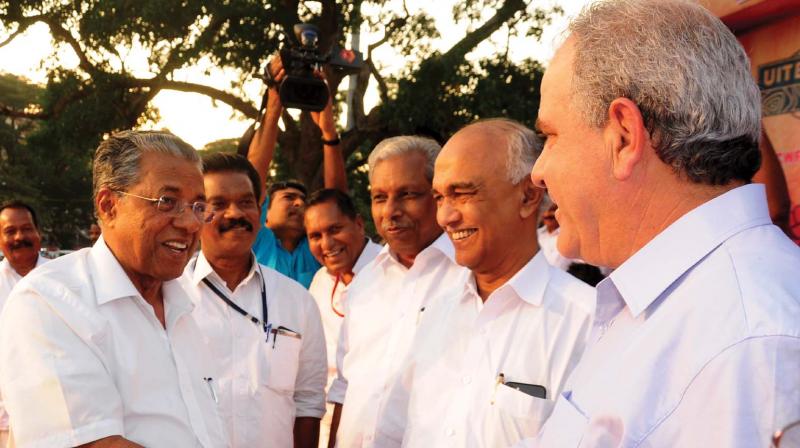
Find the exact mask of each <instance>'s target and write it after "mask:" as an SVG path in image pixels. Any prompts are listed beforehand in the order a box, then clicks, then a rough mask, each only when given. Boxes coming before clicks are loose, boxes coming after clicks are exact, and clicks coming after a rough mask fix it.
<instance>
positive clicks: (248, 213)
mask: <svg viewBox="0 0 800 448" xmlns="http://www.w3.org/2000/svg"><path fill="white" fill-rule="evenodd" d="M203 183H204V185H205V192H206V198H207V199H206V200H207V201H208V205H209V207H210V210H211V211H212V212H213V213H214V218H213V220H212V221H211V222H210V223H208V224H206V225H204V226H203V230H202V231H201V236H200V240H201V242H202V246H203V253H204V254H205V256H206V258H208V259H209V260H214V259H216V258H220V257H223V258H231V257H244V258H248V259H249V257H250V247H251V246H252V245H253V242H254V241H255V239H256V234H257V232H258V228H259V225H258V220H259V217H260V215H261V210H260V208H259V206H258V201H256V195H255V191H254V190H253V184H252V182H251V181H250V179H249V178H248V177H247V174H245V173H241V172H234V171H221V172H211V173H206V174H205V175H204V176H203Z"/></svg>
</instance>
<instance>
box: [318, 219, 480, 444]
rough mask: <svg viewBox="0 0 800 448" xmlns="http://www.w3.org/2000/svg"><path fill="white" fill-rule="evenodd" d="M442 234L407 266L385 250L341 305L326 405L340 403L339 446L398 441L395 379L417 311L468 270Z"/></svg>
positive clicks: (401, 400)
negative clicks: (334, 365)
mask: <svg viewBox="0 0 800 448" xmlns="http://www.w3.org/2000/svg"><path fill="white" fill-rule="evenodd" d="M454 256H455V255H454V250H453V245H452V243H451V242H450V240H449V238H448V237H447V235H446V234H442V235H441V236H440V237H439V238H438V239H436V241H434V242H433V243H432V244H431V245H430V246H428V247H427V248H425V249H424V250H423V251H422V252H420V253H419V254H418V255H417V256H416V258H415V259H414V264H413V265H412V266H411V268H410V269H407V268H406V267H405V266H403V265H402V264H401V263H400V262H399V261H397V259H396V258H395V256H394V255H393V254H392V253H391V252H390V250H389V246H388V245H387V246H386V247H384V248H383V250H381V253H380V254H378V256H377V257H376V258H375V259H374V260H373V261H372V263H370V264H368V265H367V266H365V267H364V269H362V270H361V272H360V273H359V274H358V276H356V279H355V280H354V281H353V282H352V283H351V284H350V288H349V289H348V291H347V295H346V297H345V301H344V308H345V313H344V314H345V317H344V322H343V323H342V329H341V333H340V335H339V347H338V351H337V370H338V376H337V378H336V380H334V382H333V385H331V389H330V391H329V393H328V400H329V401H332V402H335V403H344V404H343V408H342V416H341V421H340V422H339V430H338V433H337V440H336V442H337V446H339V447H347V448H350V447H370V446H376V447H390V446H399V445H400V444H401V443H402V440H403V432H404V430H405V426H406V413H407V411H408V409H407V405H408V390H405V389H404V388H403V385H402V384H401V382H400V374H401V373H402V371H403V369H404V367H405V361H406V355H407V354H408V351H409V348H410V347H411V343H412V341H413V339H414V333H415V332H416V329H417V324H418V322H420V321H421V320H422V318H423V316H424V312H421V311H420V310H421V309H422V308H423V307H427V306H430V305H432V304H433V303H434V302H435V300H437V298H438V297H439V296H440V295H442V293H444V292H445V291H447V290H450V289H452V288H453V287H457V286H458V285H461V284H463V282H464V281H465V280H466V276H467V275H468V274H469V271H468V270H467V269H465V268H463V267H461V266H459V265H457V264H456V262H455V259H454Z"/></svg>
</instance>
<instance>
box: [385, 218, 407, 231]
mask: <svg viewBox="0 0 800 448" xmlns="http://www.w3.org/2000/svg"><path fill="white" fill-rule="evenodd" d="M412 227H413V226H412V224H411V223H409V222H401V221H395V220H389V221H383V222H382V223H381V228H382V229H383V230H389V229H390V228H395V229H401V230H402V229H410V228H412Z"/></svg>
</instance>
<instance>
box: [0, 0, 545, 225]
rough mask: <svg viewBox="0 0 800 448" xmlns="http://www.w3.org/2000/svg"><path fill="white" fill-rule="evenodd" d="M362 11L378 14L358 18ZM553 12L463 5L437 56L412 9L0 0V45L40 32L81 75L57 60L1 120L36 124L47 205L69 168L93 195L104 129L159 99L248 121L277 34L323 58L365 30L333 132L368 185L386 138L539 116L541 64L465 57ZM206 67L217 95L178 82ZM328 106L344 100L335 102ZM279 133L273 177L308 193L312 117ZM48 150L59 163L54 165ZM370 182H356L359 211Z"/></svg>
mask: <svg viewBox="0 0 800 448" xmlns="http://www.w3.org/2000/svg"><path fill="white" fill-rule="evenodd" d="M361 10H364V11H376V12H374V13H373V12H370V13H369V14H364V15H362V14H361V13H360V11H361ZM555 11H556V12H558V8H556V9H555ZM552 12H553V11H552V10H550V11H548V10H543V9H541V8H538V7H536V5H533V4H532V2H531V1H530V0H527V1H525V0H466V1H462V2H459V3H457V4H456V6H455V7H454V9H453V17H454V18H455V19H456V20H459V21H460V22H462V23H466V24H468V26H469V32H467V33H466V34H465V35H464V36H463V37H462V38H461V39H459V40H458V41H457V42H456V43H455V44H454V45H453V46H452V47H451V48H449V49H447V50H446V51H435V50H434V49H433V46H432V42H433V39H435V38H436V37H438V31H437V29H436V27H435V25H434V20H433V18H432V17H431V16H430V15H429V14H426V13H425V12H417V13H414V14H412V13H410V12H409V10H408V8H407V7H406V4H405V1H402V0H355V1H352V0H351V1H347V0H318V1H310V0H308V1H300V0H261V1H257V0H229V1H226V2H206V1H199V0H183V1H181V2H163V1H158V0H138V1H135V2H131V1H129V0H102V1H101V0H83V1H74V2H59V1H52V0H50V1H45V2H41V1H30V0H23V1H19V0H18V1H9V0H0V22H2V24H3V26H4V27H5V33H4V34H0V46H2V45H5V44H6V43H8V42H9V41H11V40H13V39H14V38H15V37H16V36H18V35H19V34H21V33H22V32H24V31H25V30H26V29H27V28H28V27H30V26H31V25H33V24H35V23H45V24H46V25H47V26H48V27H49V28H50V32H51V34H52V36H53V39H54V42H55V44H56V45H55V48H60V47H68V48H70V49H71V50H72V51H73V52H74V53H75V55H77V57H78V61H79V63H78V66H77V67H75V68H65V67H62V66H59V65H58V63H57V62H58V61H56V60H55V56H53V58H54V61H55V62H56V64H54V68H53V69H52V70H51V71H50V72H49V77H48V83H47V86H46V87H45V91H44V94H43V95H42V97H41V100H40V101H39V102H38V106H37V107H34V108H31V107H28V108H21V107H19V104H15V103H14V104H12V103H11V102H4V101H3V100H2V99H0V115H5V116H6V117H9V118H12V119H29V120H39V121H40V123H39V125H38V126H36V129H35V130H33V131H32V132H31V133H30V135H28V136H27V139H26V140H27V142H26V145H27V148H28V150H29V151H31V152H35V153H39V154H43V155H48V157H44V158H46V159H52V160H48V166H47V167H46V168H47V169H48V170H51V171H42V172H41V173H40V175H41V176H46V177H48V178H47V179H40V183H39V185H38V186H37V190H38V191H39V192H40V194H43V195H46V196H47V197H51V198H52V197H54V195H55V191H54V190H53V188H54V187H56V182H55V181H56V180H58V181H59V182H63V179H62V178H61V176H53V177H52V178H49V176H51V175H56V174H58V173H65V172H69V173H70V176H69V177H68V178H69V182H74V185H71V186H70V188H69V189H68V190H69V191H70V192H71V193H72V192H75V191H80V192H81V194H80V195H79V196H78V197H83V198H88V197H89V188H90V182H88V177H87V176H88V174H87V172H86V170H87V169H88V167H89V164H90V160H91V154H92V152H93V150H94V148H95V147H96V145H97V143H98V142H99V141H100V140H101V139H102V136H103V135H104V134H107V133H109V132H112V131H115V130H119V129H124V128H130V127H134V126H137V125H140V124H142V123H144V122H147V121H154V120H156V119H157V117H158V112H157V111H156V110H154V109H153V108H152V106H151V105H150V102H151V100H152V99H153V97H155V95H156V94H158V92H160V91H162V90H179V91H185V92H196V93H200V94H204V95H208V96H209V97H211V98H213V99H214V100H216V101H220V102H224V103H226V104H228V105H230V106H232V107H233V108H234V109H235V110H237V111H238V112H239V113H241V114H242V115H243V116H244V117H248V118H255V117H256V115H257V112H258V108H257V105H256V104H253V103H252V102H250V101H249V100H247V99H246V97H245V95H244V93H243V85H244V82H245V81H246V80H248V79H251V78H252V77H253V76H255V75H258V74H259V73H260V72H261V70H262V67H263V66H264V64H265V62H266V60H267V58H268V57H269V55H270V54H272V53H274V52H275V51H276V50H277V49H278V48H279V47H280V45H281V39H282V30H291V29H292V25H293V24H295V23H299V22H303V21H305V22H311V23H314V24H316V25H317V26H318V27H319V28H320V32H321V35H320V43H319V45H320V49H321V50H322V51H323V52H327V51H329V50H330V49H331V48H332V47H333V46H334V45H335V44H336V45H340V46H344V44H345V40H346V36H347V35H349V34H351V32H352V31H353V30H354V29H359V27H361V26H362V25H363V27H365V28H367V29H369V30H370V31H372V32H373V33H376V34H377V35H380V36H382V37H381V38H380V39H378V40H377V41H375V42H370V43H368V45H367V50H366V51H365V55H364V56H365V62H366V63H365V65H364V67H363V68H362V69H361V70H360V71H359V73H358V74H357V75H356V79H357V83H356V85H357V87H356V89H355V92H354V102H353V105H352V110H353V113H354V117H355V120H354V121H355V123H354V124H355V125H354V127H353V128H352V129H349V130H346V131H344V132H343V133H342V142H343V151H344V155H345V157H346V158H347V160H348V169H349V170H350V174H351V175H352V176H353V178H354V179H355V178H357V176H361V178H362V180H363V178H364V175H365V173H364V171H363V168H361V166H362V165H363V164H364V162H365V161H366V156H367V155H368V153H369V150H370V149H371V148H372V147H373V146H374V145H375V144H376V143H377V142H378V141H380V140H381V139H383V138H385V137H388V136H392V135H397V134H401V133H411V132H414V133H427V134H430V135H433V136H436V137H437V138H439V139H440V140H442V139H444V138H446V137H447V136H449V135H450V134H451V133H452V132H454V131H455V130H456V129H458V128H459V127H461V126H462V125H464V124H466V123H468V122H469V121H471V120H473V119H475V118H479V117H488V116H500V115H503V116H509V117H512V118H516V119H519V120H522V121H524V122H527V123H529V124H532V122H533V120H534V119H535V111H536V110H537V109H538V93H537V86H538V84H539V78H540V76H541V67H540V66H539V65H538V63H536V62H534V61H531V60H526V61H523V62H521V63H516V64H515V63H513V62H512V61H510V60H509V58H508V57H507V54H506V53H507V51H502V49H501V51H499V52H498V53H497V54H495V55H492V56H491V57H490V58H488V59H485V60H477V61H476V60H471V59H470V58H469V55H470V53H471V52H472V51H473V50H474V49H475V48H476V47H477V46H478V45H479V44H480V43H481V42H484V41H485V40H486V39H487V38H489V36H491V35H492V34H493V33H495V32H496V31H503V32H504V33H505V35H506V36H507V37H508V39H511V38H513V37H516V36H519V37H530V38H538V37H539V34H540V33H541V28H542V26H543V25H544V24H545V23H547V22H548V21H549V17H550V14H551V13H552ZM0 31H2V30H0ZM381 46H391V47H393V48H394V49H395V50H396V51H398V52H399V54H400V55H402V56H403V57H404V58H405V59H406V61H407V64H406V66H405V68H404V69H403V70H402V72H401V73H400V74H397V75H394V76H390V75H386V74H385V73H383V72H384V70H383V68H382V64H381V61H380V60H379V58H378V57H377V56H375V55H376V53H377V50H378V48H379V47H381ZM133 48H136V49H137V52H136V53H137V54H143V55H144V56H143V59H142V60H138V61H137V60H135V58H132V56H131V54H133V52H132V50H131V49H133ZM506 50H507V49H506ZM54 54H55V50H54ZM202 63H210V64H212V65H213V66H215V67H220V68H224V69H228V70H231V71H233V72H234V73H236V78H235V79H232V80H231V85H230V87H229V88H224V89H223V88H218V87H214V86H211V85H208V84H204V83H203V82H202V81H203V80H200V79H198V80H197V81H196V82H194V80H193V82H187V81H181V80H178V79H177V76H176V74H178V73H179V71H180V70H182V69H185V68H187V67H192V66H196V65H200V64H202ZM326 76H327V78H328V81H329V84H330V86H331V88H332V90H333V91H334V92H336V91H338V90H339V87H340V85H341V83H342V81H343V80H344V79H345V74H344V73H342V72H339V71H337V70H335V69H332V68H330V67H327V68H326ZM371 82H374V83H376V84H377V86H378V90H379V92H380V99H381V100H380V104H379V105H378V106H377V107H375V108H373V109H372V110H370V111H367V110H365V105H364V97H365V94H366V92H367V90H368V85H369V83H371ZM337 98H338V99H340V100H341V95H340V96H338V97H337ZM431 105H436V107H431ZM187 113H190V112H189V111H187ZM284 126H285V130H284V131H283V132H282V133H281V135H280V137H279V148H280V149H279V152H278V157H276V162H277V163H278V165H279V166H277V167H276V170H275V171H276V172H278V173H287V174H291V175H292V176H293V177H297V178H299V179H301V180H303V181H305V182H306V183H307V184H308V185H310V186H311V187H312V188H314V187H316V186H319V185H320V184H321V182H320V176H321V161H322V153H321V150H320V148H321V143H320V135H319V132H318V130H317V128H316V126H314V124H313V123H312V122H311V119H310V117H309V116H308V114H307V113H302V114H300V117H299V119H295V118H294V117H292V116H291V115H290V114H289V113H285V114H284ZM52 154H56V155H57V156H56V157H52V158H51V157H49V155H52ZM37 171H38V170H37ZM73 172H74V173H73ZM78 172H80V173H82V175H81V174H79V173H78ZM365 185H366V184H365V182H362V181H359V182H355V186H356V187H357V188H356V189H355V191H354V192H355V193H356V196H357V199H358V197H359V196H360V197H361V199H360V200H359V202H360V204H361V205H362V208H363V207H364V206H365V204H366V199H365V198H364V195H365V192H366V189H365ZM67 199H68V198H65V197H60V198H58V200H59V201H61V200H67ZM55 206H56V207H57V208H58V205H55ZM84 209H85V206H84V205H83V204H82V203H81V210H82V212H81V213H83V214H84V215H86V216H88V215H87V213H88V211H87V210H84Z"/></svg>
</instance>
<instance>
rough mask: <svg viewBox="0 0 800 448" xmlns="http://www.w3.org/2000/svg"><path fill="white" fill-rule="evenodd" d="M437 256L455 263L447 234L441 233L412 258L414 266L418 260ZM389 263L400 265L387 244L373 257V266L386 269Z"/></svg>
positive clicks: (453, 252) (453, 249)
mask: <svg viewBox="0 0 800 448" xmlns="http://www.w3.org/2000/svg"><path fill="white" fill-rule="evenodd" d="M437 254H441V255H444V256H446V257H447V258H449V259H450V261H452V262H453V263H455V262H456V252H455V248H454V247H453V243H452V241H450V238H449V237H448V236H447V232H442V234H441V235H439V237H438V238H436V239H435V240H433V242H432V243H431V244H429V245H428V247H426V248H425V249H422V251H421V252H420V253H418V254H417V256H416V258H414V264H416V263H417V261H418V260H422V259H426V258H429V257H434V256H436V255H437ZM390 262H394V263H396V264H400V261H398V260H397V256H396V255H395V254H394V252H392V250H391V248H390V247H389V245H388V244H387V245H385V246H384V247H383V249H382V250H381V252H380V253H379V254H378V256H377V257H375V264H376V265H378V266H381V267H382V268H383V269H386V267H387V265H388V263H390Z"/></svg>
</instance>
